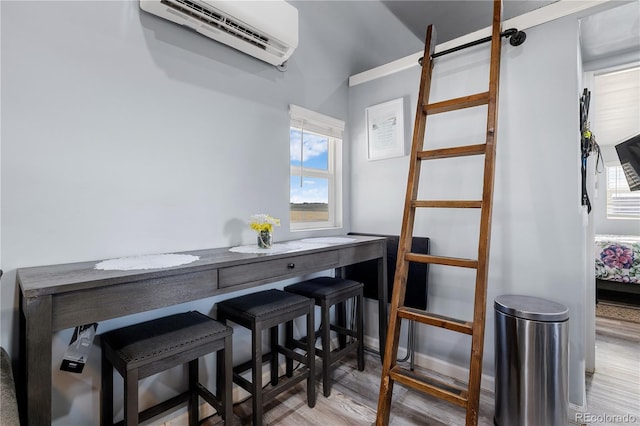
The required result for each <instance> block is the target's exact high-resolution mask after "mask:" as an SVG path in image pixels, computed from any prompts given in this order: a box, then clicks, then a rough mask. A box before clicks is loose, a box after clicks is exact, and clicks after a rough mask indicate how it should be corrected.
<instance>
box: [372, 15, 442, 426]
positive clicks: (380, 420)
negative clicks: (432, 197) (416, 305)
mask: <svg viewBox="0 0 640 426" xmlns="http://www.w3.org/2000/svg"><path fill="white" fill-rule="evenodd" d="M435 47H436V31H435V27H434V26H433V25H429V26H428V27H427V37H426V43H425V47H424V57H426V58H429V62H428V63H427V64H423V66H422V72H421V76H420V89H419V94H418V101H417V105H416V118H415V122H414V129H413V140H412V143H411V156H410V159H409V173H408V176H407V192H406V196H405V204H404V210H403V212H404V213H403V217H402V228H401V232H400V241H399V244H398V255H397V263H396V274H395V276H394V280H393V293H392V297H391V310H390V312H389V325H388V327H387V342H386V345H385V352H384V359H383V364H382V374H381V383H380V395H379V398H378V410H377V415H376V425H377V426H386V425H388V424H389V415H390V414H391V397H392V395H393V380H392V379H391V377H390V371H391V369H392V368H393V367H394V366H395V364H396V354H397V352H398V342H399V339H400V325H401V323H400V318H399V316H398V307H399V306H400V305H401V304H402V303H403V302H404V297H405V292H406V284H407V274H408V271H409V265H408V262H407V261H406V260H405V254H406V253H408V252H410V251H411V241H412V237H413V224H414V219H415V209H416V208H415V207H414V206H413V205H412V203H413V201H414V200H415V199H416V197H417V193H418V179H419V178H420V161H419V159H418V152H420V151H422V147H423V144H424V135H425V129H426V121H427V116H426V114H424V112H423V105H426V104H427V103H428V100H429V92H430V89H431V72H432V69H433V59H431V55H432V54H433V52H434V51H435Z"/></svg>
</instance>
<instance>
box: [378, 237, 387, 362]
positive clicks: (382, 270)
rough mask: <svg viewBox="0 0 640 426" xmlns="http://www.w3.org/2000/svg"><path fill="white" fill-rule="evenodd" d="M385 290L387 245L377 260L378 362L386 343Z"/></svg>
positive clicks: (381, 357) (382, 358)
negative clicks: (382, 254)
mask: <svg viewBox="0 0 640 426" xmlns="http://www.w3.org/2000/svg"><path fill="white" fill-rule="evenodd" d="M388 297H389V295H388V290H387V245H386V244H385V245H384V256H383V257H381V258H379V259H378V336H379V339H380V348H379V350H380V360H381V361H383V360H384V350H385V347H386V343H387V327H388V324H389V318H388V310H389V309H388V302H387V299H388Z"/></svg>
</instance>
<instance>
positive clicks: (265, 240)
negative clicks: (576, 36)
mask: <svg viewBox="0 0 640 426" xmlns="http://www.w3.org/2000/svg"><path fill="white" fill-rule="evenodd" d="M271 241H272V235H271V232H269V231H261V232H258V247H259V248H262V249H270V248H271Z"/></svg>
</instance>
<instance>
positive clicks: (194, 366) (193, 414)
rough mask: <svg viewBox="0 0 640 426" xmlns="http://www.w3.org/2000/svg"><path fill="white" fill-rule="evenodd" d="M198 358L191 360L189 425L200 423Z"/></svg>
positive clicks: (195, 425) (194, 425)
mask: <svg viewBox="0 0 640 426" xmlns="http://www.w3.org/2000/svg"><path fill="white" fill-rule="evenodd" d="M198 400H199V398H198V359H197V358H196V359H194V360H192V361H189V426H197V425H198V417H199V414H198Z"/></svg>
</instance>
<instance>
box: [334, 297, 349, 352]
mask: <svg viewBox="0 0 640 426" xmlns="http://www.w3.org/2000/svg"><path fill="white" fill-rule="evenodd" d="M336 320H337V323H338V326H339V327H342V328H346V326H347V308H346V306H345V303H344V302H339V303H337V304H336ZM338 345H339V346H338V347H339V348H340V349H344V348H346V347H347V335H346V334H342V333H338Z"/></svg>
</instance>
